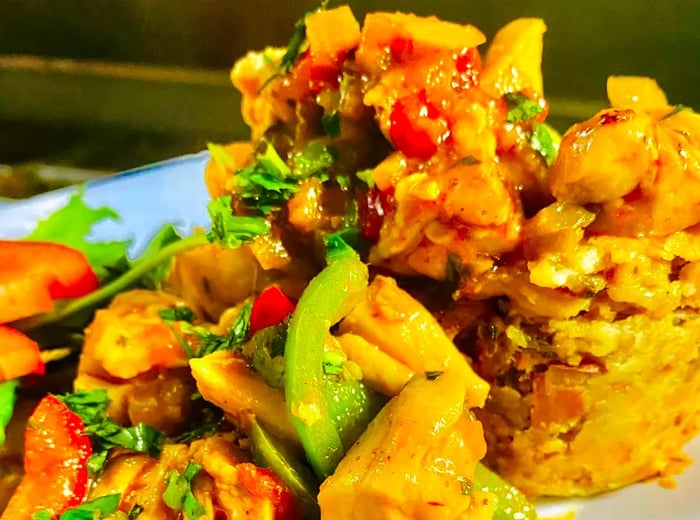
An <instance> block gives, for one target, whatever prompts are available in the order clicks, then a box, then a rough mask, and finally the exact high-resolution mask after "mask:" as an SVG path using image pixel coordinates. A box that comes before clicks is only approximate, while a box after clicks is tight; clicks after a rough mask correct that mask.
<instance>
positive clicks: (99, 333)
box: [78, 290, 187, 379]
mask: <svg viewBox="0 0 700 520" xmlns="http://www.w3.org/2000/svg"><path fill="white" fill-rule="evenodd" d="M182 304H183V301H182V300H181V299H180V298H178V297H176V296H173V295H171V294H166V293H163V292H155V291H144V290H134V291H128V292H125V293H121V294H119V295H117V296H116V298H114V300H113V301H112V303H110V305H109V306H108V307H106V308H105V309H100V310H98V311H97V313H96V314H95V319H94V320H93V322H92V323H91V324H90V325H89V327H88V328H87V329H86V331H85V345H84V347H83V352H82V354H81V356H80V364H79V366H78V373H80V374H89V375H93V376H97V377H102V378H104V379H130V378H133V377H136V376H138V375H139V374H144V373H146V372H149V371H151V370H154V369H164V368H182V367H186V366H187V357H186V356H185V353H184V352H183V351H182V347H181V346H180V344H179V343H178V341H177V339H176V338H175V335H174V334H173V332H172V330H171V329H170V328H169V327H168V325H167V324H166V323H165V322H164V321H163V319H162V318H161V317H160V316H159V314H158V313H159V311H161V310H163V309H167V308H169V307H174V306H177V305H182Z"/></svg>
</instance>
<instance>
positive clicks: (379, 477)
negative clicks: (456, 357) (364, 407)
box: [318, 370, 496, 520]
mask: <svg viewBox="0 0 700 520" xmlns="http://www.w3.org/2000/svg"><path fill="white" fill-rule="evenodd" d="M467 392H468V387H467V386H466V384H465V382H464V380H463V379H462V378H461V376H460V375H459V374H456V373H455V372H453V371H451V370H447V371H446V372H444V373H442V374H440V375H438V376H437V377H436V378H434V379H433V378H432V377H431V378H426V377H425V376H417V377H415V378H413V379H412V380H411V382H410V383H409V384H408V385H407V386H406V387H405V388H404V389H403V390H402V392H401V393H400V394H399V395H398V396H397V397H395V398H394V399H392V400H391V401H390V402H389V403H388V404H387V405H386V406H385V407H384V408H383V409H382V411H381V412H380V413H379V415H377V417H376V418H375V419H374V420H373V421H372V422H371V423H370V425H369V427H368V428H367V430H366V431H365V433H364V434H363V435H362V436H361V437H360V439H359V440H358V441H357V443H356V444H355V445H354V446H353V447H352V448H351V449H350V451H349V452H348V454H347V455H346V456H345V458H343V460H342V461H341V462H340V464H339V465H338V468H337V469H336V471H335V473H334V474H333V475H331V476H330V477H329V478H328V479H326V481H325V482H324V483H323V484H322V485H321V491H320V493H319V496H318V501H319V505H320V506H321V516H322V518H324V519H325V520H360V519H361V520H375V519H376V520H384V519H387V518H391V519H394V520H404V519H405V520H409V519H412V520H420V519H426V520H427V519H431V520H433V519H445V520H446V519H453V518H464V519H469V520H476V519H484V520H485V519H490V518H492V515H493V511H494V507H495V503H496V502H495V497H494V496H493V495H492V494H491V493H488V492H480V491H479V492H471V493H467V492H465V491H464V490H465V489H469V486H471V483H472V481H473V478H474V469H475V467H476V463H477V462H478V461H479V460H480V459H481V458H482V457H483V456H484V454H485V453H486V443H485V442H484V437H483V430H482V428H481V424H480V423H479V422H478V421H476V420H473V419H470V418H469V416H468V414H467V412H466V410H465V404H464V402H465V401H464V399H465V396H466V394H467Z"/></svg>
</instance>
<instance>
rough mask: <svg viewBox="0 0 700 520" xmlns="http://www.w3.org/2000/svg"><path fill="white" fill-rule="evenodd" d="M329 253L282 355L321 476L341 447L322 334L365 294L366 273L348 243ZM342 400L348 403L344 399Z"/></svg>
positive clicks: (298, 423) (288, 387) (307, 446)
mask: <svg viewBox="0 0 700 520" xmlns="http://www.w3.org/2000/svg"><path fill="white" fill-rule="evenodd" d="M338 240H339V239H338ZM341 242H342V241H341ZM327 257H328V266H327V267H326V268H325V269H323V270H322V271H321V272H320V273H319V274H318V275H317V276H316V277H315V278H314V279H313V280H311V282H310V283H309V285H308V287H307V288H306V290H305V291H304V292H303V294H302V295H301V298H300V299H299V303H298V304H297V307H296V309H295V311H294V313H293V314H292V319H291V321H290V324H289V330H288V333H287V342H286V345H285V355H284V357H285V398H286V401H287V406H288V407H289V410H290V412H291V415H292V422H293V424H294V426H295V428H296V430H297V432H298V433H299V438H300V439H301V443H302V446H303V447H304V450H305V452H306V455H307V458H308V460H309V463H310V464H311V467H312V468H313V469H314V472H315V473H316V475H317V476H318V477H319V478H320V479H324V478H326V477H327V476H328V475H330V474H331V473H332V472H333V470H334V469H335V467H336V466H337V465H338V462H340V460H341V459H342V457H343V454H344V452H345V450H344V448H343V441H342V438H341V434H340V428H339V427H338V425H337V424H336V423H335V422H334V421H333V420H332V419H331V417H332V416H333V415H336V417H337V416H338V414H337V413H336V414H334V413H333V411H332V410H333V409H336V410H337V408H336V406H335V405H334V403H333V401H334V400H335V401H336V404H337V402H338V401H337V395H335V394H334V392H332V391H329V387H328V386H327V385H329V384H330V383H329V382H328V381H327V380H326V376H325V374H324V371H323V358H324V345H325V341H326V336H327V335H328V334H329V329H330V328H331V326H333V325H335V324H336V323H337V322H338V321H340V319H341V318H342V317H343V316H344V315H346V314H347V313H348V312H349V310H350V309H352V307H354V306H355V305H356V304H357V302H359V301H360V300H361V299H362V298H363V297H364V295H365V294H366V290H367V283H368V278H369V274H368V271H367V266H366V265H365V264H364V263H362V261H361V260H360V258H359V256H358V255H357V253H355V251H353V250H352V249H351V248H349V247H348V246H344V247H343V244H340V243H335V244H329V245H328V255H327ZM358 384H360V383H358ZM330 388H332V387H330ZM351 394H352V392H351ZM354 399H357V400H358V401H359V400H361V399H362V394H361V393H355V394H354ZM350 401H351V402H352V399H351V400H350ZM343 403H344V404H343V405H342V406H343V407H345V408H350V406H349V404H350V403H349V402H348V401H345V400H343ZM357 408H359V409H363V406H362V405H360V406H358V407H357ZM340 415H345V414H340ZM348 415H349V414H348Z"/></svg>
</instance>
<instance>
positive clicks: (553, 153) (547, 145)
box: [530, 123, 558, 166]
mask: <svg viewBox="0 0 700 520" xmlns="http://www.w3.org/2000/svg"><path fill="white" fill-rule="evenodd" d="M530 146H532V148H533V150H536V151H537V152H539V154H540V155H541V156H542V157H543V158H544V162H545V163H546V164H547V166H552V164H554V160H555V159H556V158H557V151H558V147H557V145H556V143H555V142H554V139H552V135H551V134H550V132H549V129H548V128H547V125H544V124H542V123H533V124H532V135H531V137H530Z"/></svg>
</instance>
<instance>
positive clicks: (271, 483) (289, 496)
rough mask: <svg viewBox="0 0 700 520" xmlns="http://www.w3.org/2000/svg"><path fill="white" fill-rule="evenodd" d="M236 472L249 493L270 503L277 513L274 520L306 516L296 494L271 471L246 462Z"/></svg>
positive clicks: (292, 519) (294, 519) (287, 519)
mask: <svg viewBox="0 0 700 520" xmlns="http://www.w3.org/2000/svg"><path fill="white" fill-rule="evenodd" d="M236 471H237V474H238V479H239V481H240V482H241V484H243V487H245V488H246V490H247V491H248V493H250V494H251V495H252V496H254V497H259V498H263V499H267V500H269V501H270V503H271V504H272V508H273V510H274V512H275V514H274V520H297V519H300V518H302V517H303V516H304V512H303V509H302V507H301V506H300V504H299V502H298V501H297V500H296V498H295V497H294V494H293V493H292V492H291V490H290V489H289V487H287V485H286V484H285V483H284V482H283V481H282V479H280V478H279V477H278V476H277V475H276V474H275V472H274V471H272V470H271V469H267V468H259V467H258V466H256V465H255V464H251V463H250V462H244V463H242V464H238V465H237V466H236Z"/></svg>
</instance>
